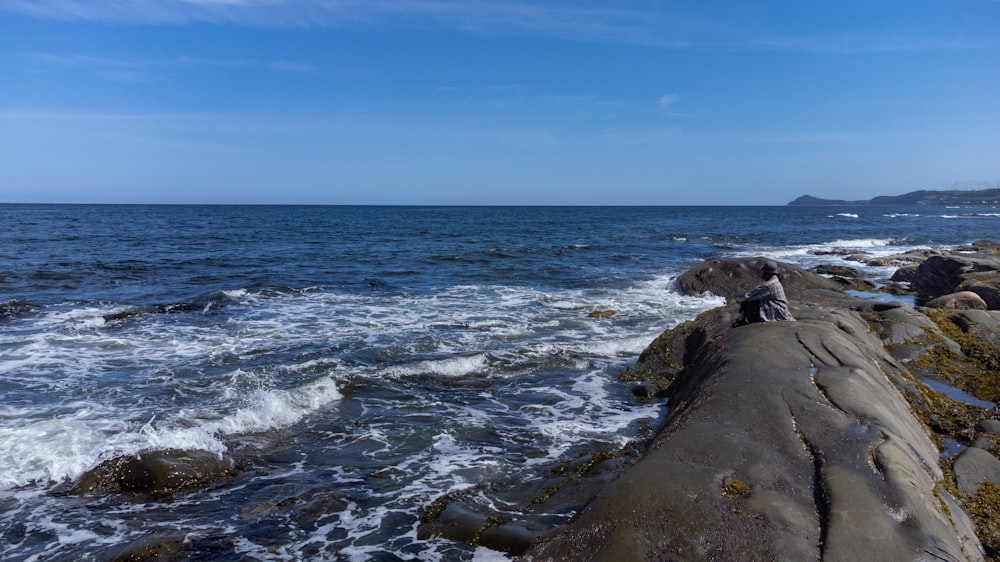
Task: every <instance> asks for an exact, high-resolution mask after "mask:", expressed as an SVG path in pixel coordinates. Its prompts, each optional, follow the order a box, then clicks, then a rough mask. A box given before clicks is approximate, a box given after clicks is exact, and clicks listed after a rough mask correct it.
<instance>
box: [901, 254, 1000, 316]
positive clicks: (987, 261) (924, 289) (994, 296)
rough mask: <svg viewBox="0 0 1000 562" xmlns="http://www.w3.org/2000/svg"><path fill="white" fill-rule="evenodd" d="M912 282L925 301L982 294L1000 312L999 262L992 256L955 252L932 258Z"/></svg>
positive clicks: (991, 307)
mask: <svg viewBox="0 0 1000 562" xmlns="http://www.w3.org/2000/svg"><path fill="white" fill-rule="evenodd" d="M909 283H910V287H911V288H912V289H913V290H914V291H915V292H916V293H917V295H918V296H920V297H922V298H925V299H932V298H935V297H939V296H942V295H947V294H950V293H957V292H959V291H971V292H973V293H976V294H977V295H979V296H980V297H981V298H982V299H983V301H985V302H986V305H987V306H988V307H989V309H990V310H996V309H1000V259H997V258H996V257H995V256H993V255H992V254H987V255H972V254H970V255H964V254H960V253H957V252H954V253H950V254H948V255H941V256H931V257H930V258H927V260H925V261H924V262H923V263H921V264H920V265H919V266H918V267H917V270H916V272H915V273H914V274H913V278H912V279H911V280H910V281H909Z"/></svg>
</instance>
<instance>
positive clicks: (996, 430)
mask: <svg viewBox="0 0 1000 562" xmlns="http://www.w3.org/2000/svg"><path fill="white" fill-rule="evenodd" d="M977 429H979V431H984V432H986V433H992V434H993V435H998V436H1000V420H983V421H981V422H979V425H978V426H977Z"/></svg>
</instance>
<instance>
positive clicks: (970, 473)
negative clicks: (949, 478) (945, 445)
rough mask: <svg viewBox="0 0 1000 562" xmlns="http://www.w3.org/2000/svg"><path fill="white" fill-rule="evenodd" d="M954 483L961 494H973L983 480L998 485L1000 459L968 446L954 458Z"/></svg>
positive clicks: (999, 483)
mask: <svg viewBox="0 0 1000 562" xmlns="http://www.w3.org/2000/svg"><path fill="white" fill-rule="evenodd" d="M954 469H955V483H956V484H958V489H959V490H961V492H962V493H963V494H975V493H976V491H977V490H978V489H979V486H980V484H982V483H983V482H992V483H993V484H995V485H997V486H1000V459H997V458H996V457H994V456H993V455H991V454H990V453H989V451H985V450H983V449H980V448H978V447H969V448H968V449H966V450H965V451H963V452H962V454H961V455H959V456H958V457H957V458H956V459H955V465H954Z"/></svg>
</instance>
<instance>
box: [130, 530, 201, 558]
mask: <svg viewBox="0 0 1000 562" xmlns="http://www.w3.org/2000/svg"><path fill="white" fill-rule="evenodd" d="M185 537H186V533H183V532H172V533H157V534H153V535H147V536H145V537H142V538H140V539H138V540H135V541H132V542H131V543H129V544H127V545H125V547H124V548H123V549H121V551H120V553H118V554H117V555H115V556H114V557H113V560H114V561H115V562H163V561H172V560H182V559H183V558H182V557H181V556H180V553H181V551H182V550H184V540H185Z"/></svg>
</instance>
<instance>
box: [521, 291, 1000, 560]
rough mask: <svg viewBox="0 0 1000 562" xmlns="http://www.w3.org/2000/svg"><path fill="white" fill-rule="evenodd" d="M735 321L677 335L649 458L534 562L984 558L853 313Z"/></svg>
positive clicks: (714, 321)
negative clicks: (671, 375) (663, 414)
mask: <svg viewBox="0 0 1000 562" xmlns="http://www.w3.org/2000/svg"><path fill="white" fill-rule="evenodd" d="M726 317H727V313H726V312H725V311H724V310H720V311H716V312H714V313H711V314H710V315H708V316H706V317H702V318H700V319H699V322H698V323H696V324H698V325H700V326H702V328H700V329H697V328H696V329H690V330H687V331H685V330H680V331H675V332H674V339H677V338H678V337H680V336H678V334H687V337H686V340H687V341H686V344H685V345H684V346H676V345H675V343H671V344H669V345H665V346H664V347H663V349H662V350H663V351H665V358H661V359H660V362H661V363H662V364H670V363H671V362H674V361H675V360H674V359H671V357H670V353H669V349H670V348H673V347H682V348H683V353H684V361H683V363H684V367H683V369H682V370H681V372H680V373H679V374H677V376H676V377H675V379H674V382H673V383H672V384H671V385H670V387H669V388H668V393H669V394H670V406H671V411H670V413H669V415H668V418H667V420H666V422H665V425H664V427H663V428H662V429H661V431H660V433H659V434H658V435H657V437H656V438H655V440H654V442H653V443H652V445H651V447H650V449H649V450H648V451H647V453H646V455H645V457H644V458H643V459H642V460H640V461H639V462H638V463H637V464H636V465H635V466H633V467H632V468H631V469H629V470H628V471H627V472H626V473H625V474H624V475H623V476H622V477H620V478H619V479H617V480H615V481H613V482H611V483H610V484H609V485H608V486H606V487H605V488H604V489H603V490H602V491H601V493H600V494H599V495H598V496H597V498H596V499H595V500H594V501H593V502H591V503H590V504H589V505H588V506H587V507H586V508H585V509H584V510H583V511H582V512H581V513H580V514H579V515H578V517H577V518H576V519H575V520H574V521H573V522H571V523H570V524H569V525H567V526H565V527H563V528H561V529H559V530H558V531H557V532H556V533H554V534H553V535H552V536H550V537H548V538H546V539H545V540H543V541H542V542H540V543H539V544H537V545H535V546H534V547H533V548H532V549H531V550H529V551H528V553H527V554H526V559H528V560H582V559H585V560H608V561H619V560H816V559H823V560H865V559H880V560H900V561H903V560H906V561H910V560H919V559H922V558H924V557H926V556H927V555H928V553H933V554H934V556H937V557H940V558H942V559H953V560H982V559H983V553H982V548H981V546H980V543H979V541H978V539H977V538H976V536H975V534H974V531H973V528H972V524H971V522H970V521H969V519H968V518H967V517H966V516H965V514H964V512H962V510H961V508H959V507H958V505H957V503H956V502H955V501H954V499H953V498H951V497H950V496H949V494H948V492H947V490H945V489H943V488H942V487H941V486H938V485H937V482H938V481H939V480H940V479H941V478H942V473H941V470H940V468H939V467H938V451H937V449H936V448H935V446H934V445H933V443H932V442H931V441H930V438H929V436H928V433H927V431H926V429H925V428H924V427H923V426H922V425H921V424H920V423H919V422H918V421H917V420H916V419H915V418H914V417H913V415H912V413H911V410H910V408H909V406H908V404H907V403H906V401H905V400H904V398H903V396H902V395H901V394H900V393H899V391H898V390H896V388H895V387H894V386H893V384H892V383H891V382H890V378H889V377H888V376H887V371H891V370H893V369H895V367H894V366H893V365H894V364H895V362H894V361H893V360H892V358H890V357H888V356H887V355H886V353H885V351H884V349H883V347H882V344H881V342H880V341H879V340H878V339H877V338H876V337H875V336H874V335H873V334H872V333H870V332H869V330H868V325H867V323H866V322H865V320H863V319H862V318H861V316H860V315H859V314H858V313H857V312H850V311H846V310H822V309H806V310H803V311H801V312H798V313H796V317H797V318H798V319H799V321H798V322H787V323H785V322H779V323H767V324H755V325H750V326H745V327H743V328H740V329H736V330H722V329H718V325H719V324H721V323H722V322H724V321H725V318H726ZM896 376H898V373H897V374H896ZM943 505H944V506H949V507H948V508H947V509H946V508H944V507H942V506H943ZM861 514H863V515H861Z"/></svg>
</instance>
